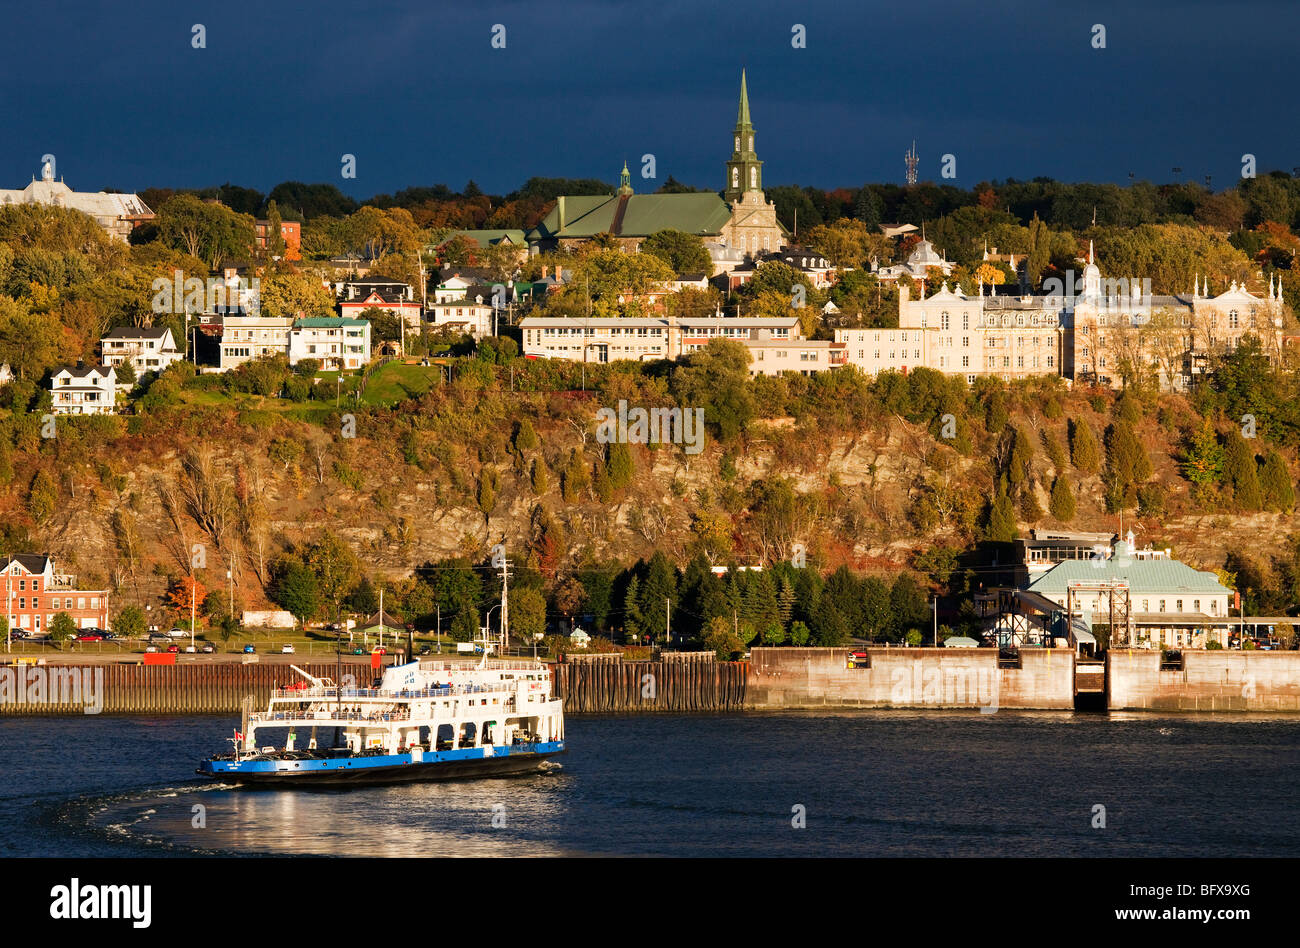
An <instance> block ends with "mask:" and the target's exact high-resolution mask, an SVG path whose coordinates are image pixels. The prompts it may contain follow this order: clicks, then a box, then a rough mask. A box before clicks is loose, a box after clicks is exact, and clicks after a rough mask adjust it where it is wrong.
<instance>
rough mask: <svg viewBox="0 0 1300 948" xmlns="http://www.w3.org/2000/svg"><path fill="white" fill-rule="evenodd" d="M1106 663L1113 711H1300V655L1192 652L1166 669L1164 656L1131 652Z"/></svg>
mask: <svg viewBox="0 0 1300 948" xmlns="http://www.w3.org/2000/svg"><path fill="white" fill-rule="evenodd" d="M1106 663H1107V669H1106V678H1107V690H1108V706H1109V707H1110V709H1111V710H1112V711H1124V710H1133V711H1146V710H1151V711H1300V652H1235V651H1227V650H1214V651H1204V652H1195V651H1189V652H1184V653H1183V660H1182V664H1181V667H1178V668H1171V667H1164V668H1162V667H1161V661H1160V653H1159V652H1149V651H1146V650H1142V649H1131V650H1122V651H1120V650H1116V651H1111V652H1109V653H1108V654H1107V656H1106Z"/></svg>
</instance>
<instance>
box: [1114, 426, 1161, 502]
mask: <svg viewBox="0 0 1300 948" xmlns="http://www.w3.org/2000/svg"><path fill="white" fill-rule="evenodd" d="M1106 471H1107V474H1108V480H1110V481H1111V482H1112V483H1114V484H1116V485H1117V486H1118V487H1119V488H1120V489H1121V490H1123V491H1124V492H1125V493H1127V492H1128V490H1129V488H1130V487H1135V486H1136V485H1138V484H1141V483H1142V482H1143V481H1145V480H1146V479H1147V478H1148V477H1150V476H1151V459H1150V458H1149V457H1148V456H1147V452H1146V448H1144V447H1142V442H1140V441H1139V440H1138V437H1137V433H1136V432H1135V431H1134V430H1133V426H1132V425H1130V424H1129V423H1128V422H1127V421H1123V420H1120V421H1117V422H1115V423H1114V424H1112V425H1111V426H1110V427H1109V428H1107V429H1106Z"/></svg>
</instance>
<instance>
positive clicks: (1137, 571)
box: [1029, 541, 1232, 596]
mask: <svg viewBox="0 0 1300 948" xmlns="http://www.w3.org/2000/svg"><path fill="white" fill-rule="evenodd" d="M1125 547H1126V545H1125V544H1124V543H1123V541H1121V542H1119V543H1116V544H1115V552H1114V554H1113V555H1112V556H1111V557H1110V558H1109V559H1106V560H1065V561H1063V562H1061V563H1059V564H1057V565H1056V566H1054V567H1052V568H1051V569H1050V570H1048V571H1047V572H1046V573H1044V574H1043V575H1042V576H1040V577H1039V578H1038V579H1036V580H1035V581H1034V582H1032V583H1030V584H1029V588H1030V590H1031V591H1033V592H1036V593H1039V594H1040V595H1043V596H1064V595H1065V593H1066V590H1067V589H1068V588H1069V586H1070V584H1071V583H1098V582H1109V581H1111V580H1123V581H1126V582H1127V583H1128V586H1129V592H1130V594H1131V595H1139V596H1140V595H1178V594H1197V593H1199V594H1201V595H1206V596H1214V595H1218V596H1222V595H1227V594H1230V593H1231V592H1232V590H1230V589H1229V588H1228V587H1226V586H1224V585H1223V584H1222V583H1220V582H1219V578H1218V577H1217V576H1216V575H1214V574H1213V573H1208V572H1203V571H1201V570H1195V569H1192V567H1190V566H1188V565H1187V564H1186V563H1180V562H1178V561H1177V560H1140V559H1137V558H1136V557H1133V556H1128V555H1126V553H1127V551H1126V548H1125Z"/></svg>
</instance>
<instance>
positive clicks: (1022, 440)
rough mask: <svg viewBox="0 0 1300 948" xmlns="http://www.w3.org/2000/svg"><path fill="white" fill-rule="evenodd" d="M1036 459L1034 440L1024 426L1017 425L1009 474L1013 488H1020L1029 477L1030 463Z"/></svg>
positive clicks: (1013, 438)
mask: <svg viewBox="0 0 1300 948" xmlns="http://www.w3.org/2000/svg"><path fill="white" fill-rule="evenodd" d="M1033 461H1034V442H1033V440H1032V439H1031V438H1030V436H1029V433H1028V432H1027V431H1025V429H1024V428H1021V427H1019V426H1016V427H1015V428H1014V429H1013V433H1012V440H1011V460H1010V462H1009V463H1008V464H1007V476H1008V478H1009V479H1010V481H1011V486H1012V487H1013V488H1016V489H1019V488H1020V487H1022V486H1023V485H1024V484H1025V483H1026V481H1027V480H1028V479H1029V473H1030V465H1032V464H1033Z"/></svg>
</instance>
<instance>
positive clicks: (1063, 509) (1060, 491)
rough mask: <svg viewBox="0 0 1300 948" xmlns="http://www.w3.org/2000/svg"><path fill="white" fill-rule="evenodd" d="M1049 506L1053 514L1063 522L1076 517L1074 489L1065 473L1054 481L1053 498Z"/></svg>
mask: <svg viewBox="0 0 1300 948" xmlns="http://www.w3.org/2000/svg"><path fill="white" fill-rule="evenodd" d="M1048 506H1049V509H1050V510H1051V513H1052V516H1053V517H1055V518H1056V519H1057V520H1059V521H1061V523H1069V522H1070V521H1071V520H1073V519H1074V514H1075V508H1074V491H1072V490H1071V489H1070V482H1069V481H1067V480H1066V479H1065V475H1064V474H1060V475H1058V476H1057V478H1056V480H1055V481H1054V482H1053V483H1052V500H1051V503H1050V504H1049V505H1048Z"/></svg>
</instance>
